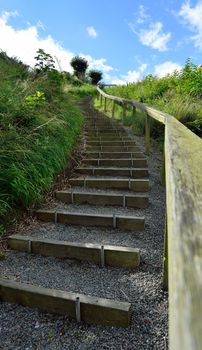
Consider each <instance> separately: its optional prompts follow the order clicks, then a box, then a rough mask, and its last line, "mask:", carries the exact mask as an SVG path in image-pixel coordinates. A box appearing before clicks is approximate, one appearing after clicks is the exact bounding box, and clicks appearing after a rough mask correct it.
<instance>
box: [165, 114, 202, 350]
mask: <svg viewBox="0 0 202 350" xmlns="http://www.w3.org/2000/svg"><path fill="white" fill-rule="evenodd" d="M165 160H166V192H167V229H168V252H169V305H170V311H169V328H170V335H169V339H170V340H169V341H170V349H172V350H179V349H183V350H199V349H201V348H202V321H201V315H202V141H201V140H200V139H199V138H198V137H197V136H196V135H194V134H193V133H192V132H191V131H189V130H188V129H187V128H186V127H185V126H183V125H182V124H181V123H180V122H178V121H177V120H176V119H175V118H173V117H170V118H168V119H167V123H166V128H165Z"/></svg>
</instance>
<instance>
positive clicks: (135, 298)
mask: <svg viewBox="0 0 202 350" xmlns="http://www.w3.org/2000/svg"><path fill="white" fill-rule="evenodd" d="M83 109H85V110H86V111H88V113H89V106H88V104H86V105H85V106H83ZM96 113H97V112H96ZM128 132H129V131H128ZM136 143H137V144H138V146H139V147H140V148H142V150H143V140H142V138H141V137H137V138H136ZM148 165H149V174H150V177H149V179H150V184H151V190H150V192H149V200H150V206H149V207H148V208H146V209H144V210H136V209H135V210H134V209H130V208H128V209H127V208H118V207H100V206H99V207H97V206H95V207H91V206H88V205H85V206H77V205H62V204H61V203H57V204H56V207H58V208H65V209H67V210H69V211H77V212H78V211H80V212H85V211H86V212H93V213H94V212H96V213H97V212H98V210H99V213H108V214H109V213H112V212H116V213H120V214H124V215H131V214H132V215H137V216H139V215H141V216H145V222H146V226H145V230H144V231H143V232H126V231H121V230H113V229H106V228H96V227H82V226H64V225H55V224H52V223H40V222H39V223H37V224H36V225H35V226H33V227H30V228H29V230H28V231H27V232H28V233H29V234H30V235H32V236H34V237H46V238H50V239H59V240H68V241H72V242H75V241H77V242H86V243H88V242H89V243H100V244H101V243H102V244H114V245H121V246H131V247H137V248H140V250H141V265H140V267H139V268H138V269H135V270H130V269H123V268H112V267H104V268H100V267H99V266H96V265H93V264H89V263H84V262H82V263H81V262H79V261H76V260H70V259H56V258H53V257H42V256H38V255H37V256H35V255H34V254H30V255H28V254H26V253H20V252H13V251H9V252H8V253H7V254H6V258H5V259H4V260H0V274H1V276H2V277H5V278H10V279H13V280H15V281H22V282H26V283H30V284H36V285H39V286H44V287H49V288H57V289H61V290H67V291H72V292H79V293H84V294H87V295H91V296H97V297H103V298H110V299H116V300H120V301H128V302H130V303H131V304H132V308H133V313H132V320H131V324H130V326H129V327H128V328H127V329H121V328H114V327H104V326H95V325H86V324H84V323H80V324H78V323H76V322H75V321H70V320H68V319H67V317H64V316H58V315H52V314H48V313H45V312H40V311H39V310H36V309H30V308H27V307H23V306H19V305H14V304H8V303H1V304H0V349H2V350H4V349H6V350H7V349H8V350H11V349H15V350H18V349H19V350H21V349H22V350H37V349H38V350H39V349H40V350H42V349H43V350H44V349H45V350H46V349H47V350H49V349H50V350H54V349H57V350H65V349H71V350H74V349H75V350H76V349H81V350H83V349H89V350H91V349H92V350H94V349H98V350H102V349H103V350H104V349H116V350H117V349H118V350H119V349H120V350H121V349H124V350H126V349H135V350H147V349H151V350H152V349H156V350H157V349H158V350H159V349H162V350H165V349H166V338H167V293H165V292H163V291H162V284H161V283H162V272H161V271H162V251H163V229H164V213H165V193H164V188H162V187H161V186H160V165H161V161H160V156H159V153H158V151H157V150H156V147H155V146H154V145H152V154H151V156H150V157H149V159H148ZM77 189H78V188H77ZM86 191H88V192H89V191H92V189H88V188H87V189H86ZM93 191H95V190H93ZM98 191H99V190H96V192H98ZM100 191H101V192H104V191H103V190H100ZM108 192H109V190H108ZM110 192H113V193H126V191H118V190H115V191H111V190H110ZM129 193H133V192H129ZM138 194H139V193H138ZM27 232H26V234H27ZM17 233H19V234H21V233H23V232H17Z"/></svg>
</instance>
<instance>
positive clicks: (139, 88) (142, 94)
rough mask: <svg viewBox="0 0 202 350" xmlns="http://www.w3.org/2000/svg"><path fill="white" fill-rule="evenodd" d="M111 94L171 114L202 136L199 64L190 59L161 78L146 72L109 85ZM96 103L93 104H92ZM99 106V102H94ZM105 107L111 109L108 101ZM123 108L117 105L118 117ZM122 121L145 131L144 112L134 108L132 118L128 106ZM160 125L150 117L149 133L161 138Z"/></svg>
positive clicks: (201, 76)
mask: <svg viewBox="0 0 202 350" xmlns="http://www.w3.org/2000/svg"><path fill="white" fill-rule="evenodd" d="M106 92H107V93H108V94H111V95H115V96H119V97H123V98H127V99H134V100H136V101H139V102H143V103H145V104H147V105H148V106H152V107H155V108H157V109H158V110H161V111H164V112H166V113H168V114H170V115H173V116H174V117H176V118H177V119H178V120H180V121H181V122H182V123H183V124H185V125H186V126H187V127H188V128H190V129H191V130H192V131H193V132H195V133H196V134H197V135H198V136H200V137H202V100H201V97H202V67H201V66H195V65H194V64H192V63H191V61H190V60H187V61H186V64H185V66H184V67H183V68H182V70H181V71H180V72H174V73H173V74H172V75H167V76H166V77H163V78H157V77H154V76H152V75H148V76H147V77H145V79H144V80H142V81H140V82H137V83H133V84H128V85H123V86H115V87H108V88H107V89H106ZM95 106H96V104H95ZM97 107H98V108H99V104H98V103H97ZM108 108H109V109H111V106H109V102H108ZM121 114H122V108H121V107H120V106H118V107H117V109H116V118H117V119H120V118H121ZM124 124H125V125H131V126H132V127H133V129H134V132H135V133H137V134H144V124H145V123H144V114H143V113H139V112H137V113H136V114H135V116H134V118H132V112H131V110H130V109H128V110H127V111H126V118H125V120H124ZM163 129H164V128H163V127H162V126H160V124H159V123H158V122H156V121H155V120H152V125H151V134H152V136H153V137H154V138H157V139H159V138H160V139H162V134H163Z"/></svg>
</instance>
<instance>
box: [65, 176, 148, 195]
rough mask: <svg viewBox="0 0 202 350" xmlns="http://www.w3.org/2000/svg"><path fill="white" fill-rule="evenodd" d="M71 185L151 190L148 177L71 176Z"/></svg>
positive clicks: (141, 190) (140, 190) (139, 190)
mask: <svg viewBox="0 0 202 350" xmlns="http://www.w3.org/2000/svg"><path fill="white" fill-rule="evenodd" d="M69 184H70V185H71V186H79V187H89V188H100V189H101V188H103V189H105V188H108V189H122V190H131V191H138V192H148V191H149V180H148V179H117V178H111V179H102V178H101V179H99V178H95V179H86V178H85V177H84V178H71V179H69Z"/></svg>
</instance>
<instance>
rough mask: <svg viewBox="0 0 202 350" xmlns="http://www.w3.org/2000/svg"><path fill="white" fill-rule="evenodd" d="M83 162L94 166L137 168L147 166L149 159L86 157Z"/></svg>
mask: <svg viewBox="0 0 202 350" xmlns="http://www.w3.org/2000/svg"><path fill="white" fill-rule="evenodd" d="M82 163H83V164H87V165H93V166H94V167H104V166H119V168H121V167H124V168H125V167H128V166H131V167H135V168H138V167H139V168H142V167H147V159H146V158H125V159H123V158H122V159H116V158H115V159H110V158H109V159H106V158H101V159H91V158H85V159H83V161H82Z"/></svg>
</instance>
